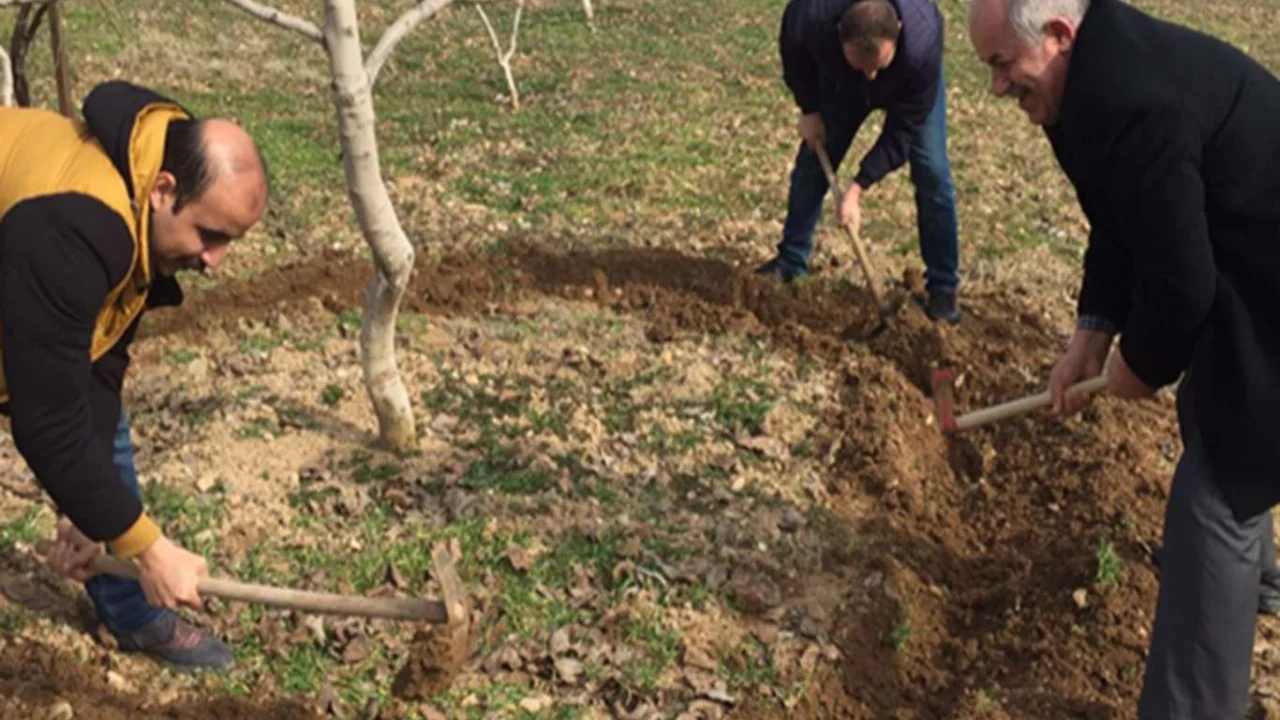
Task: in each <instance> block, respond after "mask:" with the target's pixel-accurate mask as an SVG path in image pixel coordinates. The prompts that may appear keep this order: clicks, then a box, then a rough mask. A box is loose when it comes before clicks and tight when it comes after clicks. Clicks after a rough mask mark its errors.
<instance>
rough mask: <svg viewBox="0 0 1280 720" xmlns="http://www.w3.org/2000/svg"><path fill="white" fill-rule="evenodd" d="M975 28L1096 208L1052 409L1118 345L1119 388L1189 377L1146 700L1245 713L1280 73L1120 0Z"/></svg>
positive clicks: (1276, 478)
mask: <svg viewBox="0 0 1280 720" xmlns="http://www.w3.org/2000/svg"><path fill="white" fill-rule="evenodd" d="M970 37H971V39H972V41H973V45H974V48H975V49H976V50H977V52H978V54H979V56H981V58H982V59H983V60H984V61H985V62H987V63H988V64H989V65H990V66H991V69H992V90H993V91H994V92H995V93H996V94H999V95H1004V96H1012V97H1015V98H1017V99H1018V100H1019V103H1020V105H1021V107H1022V109H1023V110H1024V111H1025V112H1026V113H1027V115H1028V116H1029V117H1030V118H1031V120H1032V121H1034V122H1035V123H1038V124H1040V125H1042V126H1044V128H1045V132H1046V133H1047V134H1048V137H1049V139H1050V141H1051V143H1052V145H1053V148H1054V152H1055V154H1056V155H1057V158H1058V161H1059V164H1060V165H1061V166H1062V168H1063V170H1064V171H1065V172H1066V174H1067V176H1068V177H1069V178H1070V179H1071V181H1072V183H1073V184H1074V185H1075V187H1076V190H1077V194H1078V196H1079V199H1080V203H1081V205H1082V207H1083V209H1084V212H1085V214H1086V215H1087V216H1088V218H1089V222H1090V226H1091V228H1090V234H1089V246H1088V250H1087V253H1086V255H1085V261H1084V281H1083V286H1082V288H1081V291H1080V298H1079V314H1080V324H1079V329H1078V330H1077V332H1076V334H1075V336H1074V337H1073V338H1072V340H1071V343H1070V345H1069V346H1068V348H1067V351H1066V353H1065V354H1064V355H1063V356H1062V358H1061V359H1060V361H1059V362H1058V364H1057V366H1056V367H1055V368H1054V370H1053V374H1052V377H1051V382H1050V388H1051V392H1052V394H1053V397H1054V405H1055V407H1056V409H1057V410H1058V411H1060V412H1061V411H1073V410H1076V409H1078V408H1079V407H1081V406H1082V405H1083V402H1084V399H1083V398H1080V397H1074V396H1072V395H1071V394H1069V393H1064V392H1063V389H1064V388H1066V387H1069V386H1070V385H1071V384H1072V383H1074V382H1075V381H1077V380H1080V379H1082V378H1084V377H1088V376H1097V375H1098V374H1099V373H1101V372H1102V369H1103V365H1104V361H1107V358H1108V354H1110V359H1109V361H1107V362H1106V363H1105V364H1106V372H1107V381H1108V385H1107V386H1108V390H1109V391H1110V392H1111V393H1112V394H1114V395H1116V396H1119V397H1121V398H1128V399H1139V398H1146V397H1150V396H1151V395H1152V394H1154V393H1155V391H1156V389H1157V388H1160V387H1163V386H1166V385H1170V384H1172V383H1174V382H1176V381H1179V379H1180V384H1179V387H1178V419H1179V424H1180V428H1181V434H1182V441H1183V445H1184V449H1183V456H1182V458H1181V460H1180V462H1179V465H1178V468H1177V471H1176V472H1175V474H1174V477H1173V483H1172V487H1171V489H1170V494H1169V500H1168V505H1167V508H1166V513H1165V518H1164V523H1165V524H1164V547H1163V552H1162V558H1161V577H1160V593H1159V598H1158V600H1157V603H1156V614H1155V621H1154V626H1153V629H1152V634H1151V650H1150V654H1149V656H1148V658H1147V667H1146V674H1145V677H1144V683H1143V691H1142V698H1141V701H1140V703H1139V717H1141V718H1197V719H1201V718H1203V719H1205V720H1208V719H1209V718H1215V719H1223V720H1234V719H1237V718H1244V716H1245V711H1246V709H1247V705H1248V700H1249V671H1250V664H1251V660H1252V649H1253V639H1254V626H1255V619H1254V618H1255V611H1256V609H1257V608H1258V598H1259V593H1260V585H1261V584H1262V581H1263V579H1264V578H1265V577H1267V576H1272V577H1273V576H1274V565H1275V553H1274V549H1273V547H1272V542H1273V541H1272V537H1271V532H1272V526H1271V512H1270V509H1271V507H1272V506H1273V505H1274V504H1275V503H1276V502H1277V501H1278V500H1280V442H1277V438H1278V437H1280V435H1278V433H1277V429H1276V428H1277V424H1276V419H1275V411H1276V408H1278V407H1280V323H1278V322H1277V320H1276V318H1277V313H1278V312H1280V291H1278V290H1277V288H1280V81H1278V80H1277V79H1276V78H1275V77H1274V76H1273V75H1271V74H1270V73H1268V72H1267V71H1266V69H1264V68H1263V67H1262V66H1261V65H1259V64H1258V63H1256V62H1254V61H1253V60H1251V59H1250V58H1248V57H1247V56H1246V55H1244V54H1243V53H1241V52H1239V51H1237V50H1236V49H1234V48H1232V47H1231V46H1229V45H1227V44H1226V43H1223V42H1221V41H1219V40H1216V39H1214V38H1211V37H1209V36H1206V35H1204V34H1201V33H1198V32H1195V31H1192V30H1190V29H1187V28H1184V27H1180V26H1177V25H1173V24H1170V23H1167V22H1163V21H1160V20H1157V19H1155V18H1153V17H1151V16H1149V15H1147V14H1144V13H1143V12H1141V11H1139V10H1137V9H1135V8H1133V7H1130V6H1128V5H1126V4H1124V3H1122V2H1120V0H1092V2H1090V0H975V3H974V5H973V6H972V15H971V17H970ZM1117 332H1118V333H1119V335H1120V341H1119V343H1118V348H1117V349H1116V351H1115V352H1111V346H1112V339H1113V336H1114V335H1115V333H1117Z"/></svg>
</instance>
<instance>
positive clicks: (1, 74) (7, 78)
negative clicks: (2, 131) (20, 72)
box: [0, 48, 16, 107]
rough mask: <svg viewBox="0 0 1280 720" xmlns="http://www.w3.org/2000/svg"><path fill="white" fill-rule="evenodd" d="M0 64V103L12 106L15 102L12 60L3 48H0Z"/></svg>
mask: <svg viewBox="0 0 1280 720" xmlns="http://www.w3.org/2000/svg"><path fill="white" fill-rule="evenodd" d="M0 66H2V67H0V104H3V106H4V107H13V106H14V105H15V104H16V102H15V101H14V99H13V61H11V60H10V59H9V53H7V52H5V50H4V48H0Z"/></svg>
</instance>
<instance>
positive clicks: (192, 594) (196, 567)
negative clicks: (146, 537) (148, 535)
mask: <svg viewBox="0 0 1280 720" xmlns="http://www.w3.org/2000/svg"><path fill="white" fill-rule="evenodd" d="M137 559H138V568H139V570H140V571H141V572H140V575H141V577H140V578H139V580H138V581H139V582H140V583H141V584H142V591H143V592H144V593H146V596H147V602H148V603H150V604H152V605H155V606H156V607H164V608H170V609H172V608H175V607H177V606H178V605H186V606H187V607H190V608H193V609H196V610H199V609H200V593H199V592H198V591H197V590H196V585H197V583H199V581H200V578H203V577H207V576H208V575H209V564H208V563H207V562H205V559H204V558H203V557H201V556H199V555H196V554H195V553H192V552H188V551H186V550H183V549H182V548H181V547H179V546H177V545H175V544H174V543H173V541H172V540H170V539H169V538H167V537H164V536H161V537H160V539H159V540H156V541H155V543H153V544H152V545H151V547H149V548H147V549H146V550H144V551H142V553H140V554H139V555H138V558H137Z"/></svg>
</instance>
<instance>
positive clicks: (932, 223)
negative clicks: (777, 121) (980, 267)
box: [757, 0, 960, 324]
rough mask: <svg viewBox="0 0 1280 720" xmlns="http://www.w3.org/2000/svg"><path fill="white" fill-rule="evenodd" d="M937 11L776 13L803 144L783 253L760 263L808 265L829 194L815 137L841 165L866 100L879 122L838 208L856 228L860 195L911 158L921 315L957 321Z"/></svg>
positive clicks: (878, 0)
mask: <svg viewBox="0 0 1280 720" xmlns="http://www.w3.org/2000/svg"><path fill="white" fill-rule="evenodd" d="M942 25H943V20H942V13H941V12H939V10H938V7H937V6H936V5H935V4H934V2H933V0H791V2H789V3H788V4H787V7H786V10H785V11H784V12H783V16H782V32H781V37H780V39H779V45H780V49H781V52H782V69H783V77H784V79H785V80H786V83H787V86H788V87H789V88H790V89H791V93H792V95H793V96H794V97H795V101H796V105H798V106H799V108H800V121H799V131H800V137H801V139H802V141H803V142H801V145H800V149H799V152H798V154H797V155H796V159H795V168H794V169H793V170H792V173H791V190H790V198H789V200H788V207H787V219H786V223H785V225H784V227H783V231H782V242H780V243H779V244H778V255H777V256H776V257H775V258H774V259H773V260H771V261H769V262H768V263H766V264H765V265H763V266H761V267H760V268H759V269H758V270H757V272H759V273H762V274H771V275H775V276H777V277H779V278H780V279H782V280H783V281H785V282H791V281H792V280H794V279H795V278H796V277H797V276H799V275H803V274H804V273H805V272H806V271H807V268H808V261H809V255H810V253H811V252H812V251H813V231H814V228H815V226H816V225H817V222H818V218H819V216H820V215H821V212H822V202H823V198H824V197H825V195H826V194H827V191H828V185H827V179H826V176H825V175H824V174H823V172H822V166H821V165H820V164H819V162H818V158H817V156H816V155H815V154H814V152H813V150H812V149H810V147H809V145H810V144H811V143H819V142H821V143H823V144H824V146H825V147H826V150H827V155H828V157H830V158H831V162H832V163H833V165H834V166H836V167H839V165H840V161H841V160H842V159H843V158H844V155H845V153H846V152H847V151H848V149H849V145H850V144H852V142H853V137H854V135H855V134H856V133H857V132H858V128H859V127H861V125H862V123H863V121H864V120H866V119H867V116H868V115H869V114H870V113H871V111H872V110H874V109H877V108H880V109H883V110H884V111H885V122H884V129H883V131H882V132H881V133H880V138H879V139H878V140H877V141H876V143H875V145H874V146H873V147H872V148H871V150H870V151H869V152H868V153H867V154H866V156H865V157H863V159H862V164H861V167H860V168H859V170H858V173H857V175H856V177H855V178H854V182H853V183H852V184H851V185H850V186H849V189H848V191H847V192H846V194H845V197H844V201H843V202H842V203H841V207H840V217H841V220H842V221H844V222H848V223H850V224H853V225H854V226H855V227H857V225H858V223H859V222H860V220H861V200H862V195H863V193H864V192H866V190H867V189H868V188H870V187H871V186H872V185H874V184H875V183H876V182H878V181H879V180H880V179H881V178H883V177H884V176H885V175H887V174H889V173H890V172H892V171H894V170H896V169H898V168H900V167H902V165H903V163H905V162H907V161H910V163H911V182H912V184H913V185H915V199H916V219H917V224H918V228H919V231H920V249H921V254H922V255H923V257H924V262H925V267H926V274H925V277H926V287H927V289H928V291H929V301H928V306H927V310H928V314H929V317H931V318H933V319H934V320H944V321H946V322H949V323H951V324H955V323H958V322H959V321H960V310H959V308H958V306H957V304H956V289H957V287H958V286H959V284H960V280H959V275H958V265H959V249H958V243H957V237H956V233H957V229H956V225H957V223H956V210H955V187H954V185H953V184H952V181H951V166H950V162H949V161H948V160H947V118H946V90H945V83H944V80H943V76H942V47H943V27H942Z"/></svg>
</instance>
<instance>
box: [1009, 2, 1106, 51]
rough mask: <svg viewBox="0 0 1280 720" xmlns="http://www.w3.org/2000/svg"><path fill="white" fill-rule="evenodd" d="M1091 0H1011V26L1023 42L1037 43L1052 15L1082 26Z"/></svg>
mask: <svg viewBox="0 0 1280 720" xmlns="http://www.w3.org/2000/svg"><path fill="white" fill-rule="evenodd" d="M1088 9H1089V0H1009V16H1008V18H1009V27H1010V28H1012V29H1013V31H1014V32H1015V33H1017V35H1018V37H1019V38H1020V39H1021V40H1022V42H1024V43H1026V44H1028V45H1037V44H1039V43H1040V39H1041V38H1042V37H1044V25H1045V23H1047V22H1049V18H1051V17H1063V18H1066V19H1067V20H1069V21H1071V24H1072V25H1074V26H1076V27H1077V28H1078V27H1080V21H1082V20H1084V13H1085V11H1086V10H1088Z"/></svg>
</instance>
